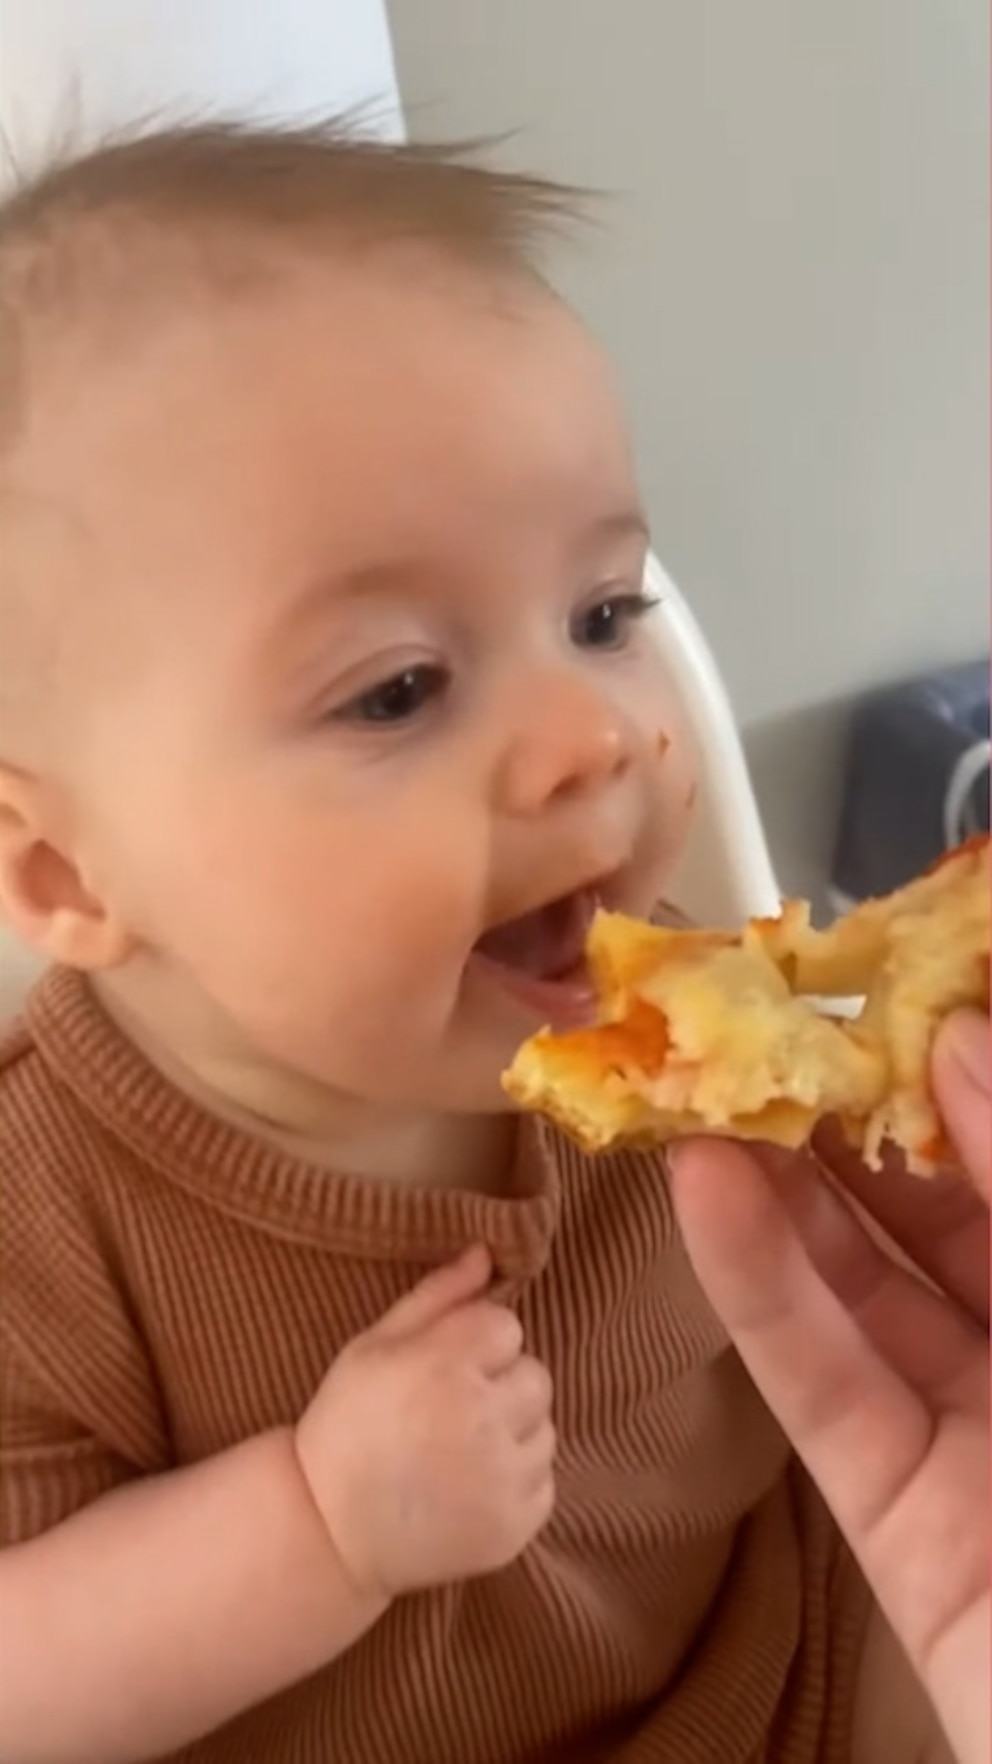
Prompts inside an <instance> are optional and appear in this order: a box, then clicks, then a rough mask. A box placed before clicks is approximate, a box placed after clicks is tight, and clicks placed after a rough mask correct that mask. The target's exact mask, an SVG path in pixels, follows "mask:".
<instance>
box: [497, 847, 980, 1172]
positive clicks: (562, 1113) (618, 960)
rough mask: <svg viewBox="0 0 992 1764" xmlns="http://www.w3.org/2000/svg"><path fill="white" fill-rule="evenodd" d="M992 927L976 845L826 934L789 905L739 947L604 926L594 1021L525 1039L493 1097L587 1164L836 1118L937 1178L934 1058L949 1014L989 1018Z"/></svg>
mask: <svg viewBox="0 0 992 1764" xmlns="http://www.w3.org/2000/svg"><path fill="white" fill-rule="evenodd" d="M989 919H990V915H989V841H988V838H986V837H982V838H979V839H974V840H970V841H969V842H968V843H967V844H966V845H964V846H961V847H959V848H958V850H956V851H954V852H951V853H949V854H948V855H947V856H946V857H944V858H942V859H941V860H940V862H939V863H938V864H937V865H935V866H934V868H933V869H931V870H930V871H928V872H927V874H926V875H924V876H922V877H920V878H919V879H918V880H917V881H915V882H911V883H909V884H908V885H907V886H906V887H905V888H901V889H899V890H897V891H896V892H895V893H894V894H891V895H888V896H886V897H885V898H884V899H879V900H869V901H865V902H863V903H862V905H860V906H858V907H855V908H854V909H853V911H852V912H850V913H849V914H847V915H846V916H845V917H843V918H841V919H839V920H837V922H836V923H835V924H834V925H832V926H830V927H829V928H828V929H827V930H824V931H818V930H815V929H814V928H813V926H812V925H811V924H810V913H809V906H808V904H807V903H806V902H804V901H795V900H792V901H786V902H785V903H784V904H783V907H782V912H781V914H780V916H779V917H778V918H777V919H755V920H752V921H751V922H750V923H749V924H748V925H747V926H746V927H745V929H744V930H743V932H741V933H740V934H739V935H731V934H729V933H724V932H716V931H698V930H681V929H671V928H668V927H663V926H657V925H649V924H645V923H642V922H641V921H640V920H636V919H629V918H627V917H625V916H624V915H623V914H619V913H601V914H599V915H598V916H597V918H596V920H595V921H594V923H593V925H592V928H591V930H590V934H589V941H588V947H587V954H588V960H589V966H590V971H591V974H592V977H593V981H594V984H595V988H596V994H597V998H598V1001H599V1021H598V1023H597V1025H596V1026H595V1027H593V1028H590V1029H583V1030H577V1031H572V1032H570V1033H567V1034H562V1035H555V1034H553V1033H552V1032H551V1031H549V1030H544V1031H542V1032H541V1033H540V1034H539V1035H535V1036H533V1037H532V1038H531V1039H530V1040H529V1041H527V1042H526V1043H525V1044H524V1046H523V1047H522V1048H521V1049H520V1051H519V1053H518V1054H517V1056H516V1058H515V1060H514V1061H513V1064H512V1066H511V1067H510V1069H509V1071H508V1072H507V1073H506V1074H505V1076H504V1079H503V1083H504V1088H505V1090H506V1091H507V1093H508V1094H509V1096H510V1097H512V1099H513V1100H514V1102H516V1103H517V1104H518V1105H519V1106H520V1107H521V1108H523V1109H528V1110H536V1111H538V1112H540V1113H541V1114H544V1115H547V1116H549V1117H550V1118H551V1119H552V1120H553V1121H555V1122H556V1123H557V1124H558V1125H559V1126H560V1127H562V1128H563V1129H564V1131H565V1132H566V1133H568V1134H569V1135H570V1136H571V1137H572V1138H573V1139H575V1140H576V1141H577V1142H578V1144H579V1145H580V1146H582V1147H583V1149H585V1150H586V1151H590V1152H595V1151H602V1150H605V1149H606V1148H607V1147H613V1146H618V1145H634V1146H638V1145H640V1146H655V1145H661V1144H664V1143H665V1142H666V1141H668V1140H671V1139H675V1138H677V1137H679V1136H681V1135H684V1134H689V1133H707V1134H721V1135H726V1136H729V1137H734V1138H740V1139H758V1140H764V1141H767V1142H771V1143H773V1144H779V1145H785V1146H793V1147H798V1146H801V1145H803V1144H804V1143H805V1142H806V1140H807V1139H808V1138H809V1136H810V1134H811V1133H812V1131H813V1129H814V1127H815V1126H816V1124H817V1122H818V1121H819V1120H821V1119H822V1118H823V1117H824V1116H826V1115H836V1116H838V1117H839V1119H840V1121H841V1124H842V1126H843V1128H844V1130H845V1133H846V1135H847V1137H848V1139H849V1140H850V1142H851V1144H852V1145H854V1146H856V1147H857V1148H858V1149H859V1150H860V1151H861V1152H862V1154H863V1155H864V1157H865V1159H866V1161H867V1162H868V1163H869V1164H872V1165H878V1164H879V1163H880V1162H881V1156H882V1148H883V1146H884V1145H885V1144H886V1143H891V1144H893V1145H895V1146H897V1147H899V1148H901V1150H902V1151H903V1153H904V1154H905V1157H906V1161H907V1164H908V1167H909V1169H910V1170H911V1171H913V1172H914V1173H916V1174H918V1175H929V1174H932V1173H933V1171H934V1170H936V1169H937V1168H939V1167H940V1166H941V1165H942V1164H945V1163H947V1162H948V1160H949V1158H950V1156H951V1153H950V1147H949V1146H948V1145H947V1143H946V1141H945V1138H944V1134H943V1130H942V1127H941V1123H940V1119H939V1117H938V1115H937V1111H936V1108H935V1105H934V1101H933V1098H932V1095H931V1092H930V1083H929V1063H930V1052H931V1048H932V1046H933V1040H934V1036H935V1034H936V1031H937V1028H938V1026H939V1024H940V1022H941V1021H942V1019H943V1018H944V1017H945V1016H947V1015H948V1014H949V1012H951V1011H952V1010H955V1009H957V1008H959V1007H960V1006H967V1005H970V1006H977V1007H978V1008H979V1009H984V1010H987V1009H988V1006H989ZM852 998H854V999H857V1000H863V1003H861V1005H860V1008H858V1006H857V1005H855V1008H854V1011H853V1013H852V1012H851V1010H850V1004H849V1003H848V1005H847V1007H846V1009H845V1006H844V1004H843V1003H840V1002H838V1004H837V1005H836V1007H833V1008H832V1004H831V1001H850V1000H851V999H852ZM834 1010H836V1014H834Z"/></svg>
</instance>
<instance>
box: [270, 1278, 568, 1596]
mask: <svg viewBox="0 0 992 1764" xmlns="http://www.w3.org/2000/svg"><path fill="white" fill-rule="evenodd" d="M490 1274H491V1264H490V1260H489V1256H488V1253H487V1252H486V1251H485V1250H484V1249H482V1248H481V1247H477V1248H475V1249H472V1250H469V1251H468V1252H467V1253H466V1254H465V1255H464V1256H462V1257H461V1258H460V1260H459V1261H457V1262H454V1263H452V1264H451V1265H450V1266H448V1267H445V1268H441V1269H439V1270H438V1271H437V1272H436V1273H433V1274H429V1275H428V1276H427V1278H426V1280H423V1281H421V1283H420V1285H419V1286H416V1287H414V1289H413V1291H412V1292H409V1293H408V1294H407V1295H406V1297H405V1298H402V1299H401V1300H400V1301H399V1303H398V1304H397V1305H394V1306H393V1309H392V1310H391V1311H388V1312H387V1313H386V1315H385V1316H384V1317H383V1318H382V1320H381V1321H380V1322H379V1323H377V1324H376V1325H375V1327H374V1328H372V1329H370V1330H368V1332H367V1333H366V1334H364V1335H360V1336H357V1337H356V1338H355V1340H354V1341H352V1342H350V1343H349V1344H348V1346H347V1347H346V1348H345V1349H344V1350H343V1352H342V1353H340V1354H339V1355H338V1358H337V1359H336V1360H335V1362H334V1365H333V1366H332V1368H331V1370H330V1372H329V1373H328V1375H327V1377H326V1379H325V1380H324V1383H323V1384H322V1385H321V1387H320V1389H319V1391H318V1392H317V1395H316V1397H315V1398H314V1401H313V1402H312V1404H311V1405H310V1408H309V1409H308V1410H307V1412H306V1414H305V1415H304V1416H303V1419H302V1421H301V1422H300V1424H299V1427H298V1429H297V1450H298V1453H299V1458H300V1463H301V1465H302V1467H303V1472H304V1475H305V1476H306V1478H307V1481H308V1483H309V1485H310V1489H311V1492H312V1494H313V1497H314V1500H315V1501H316V1503H317V1506H318V1507H319V1509H320V1512H321V1514H322V1515H323V1518H324V1521H325V1523H326V1525H327V1528H328V1530H329V1532H330V1535H331V1538H332V1539H333V1542H334V1544H335V1547H336V1549H337V1550H338V1552H339V1554H340V1556H341V1559H342V1561H343V1563H344V1566H345V1568H346V1569H347V1571H348V1573H349V1574H350V1576H351V1577H352V1579H353V1581H354V1583H355V1585H356V1586H358V1587H360V1588H361V1589H362V1590H363V1591H364V1592H368V1593H370V1594H371V1595H373V1596H374V1597H376V1598H381V1599H384V1600H388V1599H391V1598H394V1597H395V1596H397V1595H398V1594H400V1593H404V1592H411V1591H413V1590H414V1589H415V1588H417V1587H426V1586H437V1585H440V1584H441V1583H442V1582H444V1581H452V1580H464V1579H467V1578H469V1577H471V1576H473V1575H478V1574H487V1573H490V1572H492V1571H493V1570H495V1569H497V1568H502V1567H505V1566H506V1564H507V1563H508V1562H511V1561H512V1560H513V1559H514V1557H515V1556H518V1555H519V1554H520V1552H521V1551H522V1550H523V1549H524V1548H525V1547H526V1546H527V1544H528V1543H530V1541H531V1539H532V1538H533V1537H534V1536H535V1535H536V1533H537V1532H538V1531H540V1529H541V1527H542V1526H543V1525H544V1523H545V1521H546V1519H547V1518H548V1517H549V1515H550V1513H551V1509H552V1506H553V1504H554V1480H553V1470H552V1466H553V1460H554V1452H555V1433H554V1427H553V1425H552V1421H551V1396H552V1392H551V1380H550V1378H549V1376H548V1373H547V1372H546V1370H545V1368H544V1367H543V1366H542V1365H541V1364H540V1363H539V1361H537V1360H535V1359H532V1358H531V1357H530V1355H528V1354H525V1353H524V1351H523V1330H522V1328H521V1326H520V1323H519V1321H518V1319H517V1318H516V1317H515V1316H514V1314H513V1312H512V1311H508V1310H507V1309H506V1308H505V1307H504V1306H502V1305H498V1304H495V1303H493V1302H492V1301H491V1300H490V1299H487V1298H486V1297H485V1296H484V1293H485V1289H486V1286H487V1284H488V1281H489V1277H490Z"/></svg>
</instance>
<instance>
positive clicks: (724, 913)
mask: <svg viewBox="0 0 992 1764" xmlns="http://www.w3.org/2000/svg"><path fill="white" fill-rule="evenodd" d="M645 581H646V585H647V588H648V590H649V592H650V593H651V594H653V595H655V596H656V597H657V600H658V609H657V611H656V613H655V614H654V615H653V616H654V619H655V629H656V631H657V635H658V641H659V643H660V645H661V649H662V653H663V655H664V658H665V663H666V670H667V672H668V674H669V677H670V680H671V684H672V688H673V691H674V694H675V697H676V699H677V702H678V705H679V708H680V710H681V712H682V715H683V717H684V719H685V721H686V723H687V725H688V727H689V730H690V732H691V734H692V736H693V738H694V739H695V742H696V745H697V748H698V750H699V764H700V778H699V796H698V799H697V803H696V814H695V819H694V822H693V828H692V832H691V834H690V837H689V843H688V846H687V847H686V851H685V855H684V857H683V859H682V861H681V863H680V865H679V869H678V873H677V875H676V876H675V878H674V880H673V882H672V885H671V888H670V889H669V893H670V895H671V899H672V901H673V903H674V905H676V906H679V907H681V909H682V911H683V912H685V913H687V914H688V916H689V917H690V918H691V919H694V920H695V921H696V923H697V924H702V925H713V926H721V927H723V926H726V927H728V928H736V927H737V926H738V925H741V924H743V922H744V920H745V919H749V918H752V917H755V916H760V915H764V914H774V913H777V911H778V909H779V905H780V903H781V896H780V894H779V889H778V885H777V883H776V881H775V872H774V870H773V869H772V863H771V858H770V856H769V853H768V846H767V845H766V843H765V835H764V830H763V828H762V825H761V816H760V815H759V813H758V805H757V802H756V800H755V795H754V791H753V789H752V787H751V779H750V776H749V774H748V769H747V763H746V761H745V758H744V749H743V747H742V746H741V739H740V736H739V735H738V733H737V725H736V723H735V722H734V714H733V711H732V710H731V708H730V700H729V698H728V696H727V690H726V687H725V686H724V684H723V680H722V679H721V677H720V672H719V669H718V668H717V665H716V661H715V660H714V657H713V652H712V650H711V649H710V647H709V644H708V643H707V641H706V639H705V637H704V636H703V633H702V631H701V629H700V627H699V625H698V623H697V621H696V617H695V615H694V613H693V612H692V611H691V610H690V608H689V605H688V603H687V602H686V600H685V599H684V598H683V596H682V595H681V594H680V592H679V590H678V589H677V588H676V586H675V583H674V582H673V581H672V579H671V577H670V576H669V575H667V574H666V572H665V571H664V570H663V569H662V567H661V564H660V563H659V562H658V560H657V558H655V557H651V558H649V559H648V566H647V572H646V577H645Z"/></svg>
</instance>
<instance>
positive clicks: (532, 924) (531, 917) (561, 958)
mask: <svg viewBox="0 0 992 1764" xmlns="http://www.w3.org/2000/svg"><path fill="white" fill-rule="evenodd" d="M592 907H593V903H592V902H591V900H589V899H588V898H587V897H586V896H584V895H581V894H570V895H568V896H567V897H566V899H564V900H556V901H552V902H551V904H550V905H549V906H545V907H539V908H538V909H537V911H536V912H533V913H525V914H524V916H523V918H521V919H510V920H508V921H507V923H506V924H505V925H496V926H495V927H494V928H493V930H492V931H487V932H486V933H485V935H484V936H483V937H480V939H479V942H478V944H477V946H476V947H477V948H478V950H479V952H480V954H481V955H484V956H488V957H489V959H490V961H493V962H500V963H501V964H502V965H503V967H506V968H514V969H516V970H517V972H518V973H522V974H530V975H531V976H532V977H533V978H534V979H536V980H556V979H557V978H558V977H559V976H560V975H562V974H566V973H568V972H569V971H570V970H571V969H572V968H574V967H575V966H576V964H577V963H578V962H579V961H580V960H581V957H582V952H583V949H584V947H585V939H586V932H587V930H588V929H589V922H590V919H591V917H592Z"/></svg>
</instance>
